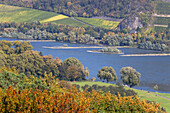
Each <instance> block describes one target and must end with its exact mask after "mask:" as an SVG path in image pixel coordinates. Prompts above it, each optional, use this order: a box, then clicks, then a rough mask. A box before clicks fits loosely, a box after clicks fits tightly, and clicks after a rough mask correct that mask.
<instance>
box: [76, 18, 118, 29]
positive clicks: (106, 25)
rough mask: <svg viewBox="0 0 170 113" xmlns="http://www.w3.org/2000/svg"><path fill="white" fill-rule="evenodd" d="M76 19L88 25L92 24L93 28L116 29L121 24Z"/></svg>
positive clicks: (101, 20) (99, 20) (90, 19)
mask: <svg viewBox="0 0 170 113" xmlns="http://www.w3.org/2000/svg"><path fill="white" fill-rule="evenodd" d="M76 19H78V20H81V21H83V22H86V23H88V24H91V25H93V26H96V27H102V28H105V29H114V28H116V27H117V25H118V24H119V22H116V21H108V20H103V19H94V18H82V17H76Z"/></svg>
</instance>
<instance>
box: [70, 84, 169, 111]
mask: <svg viewBox="0 0 170 113" xmlns="http://www.w3.org/2000/svg"><path fill="white" fill-rule="evenodd" d="M71 84H77V85H80V87H81V86H85V85H86V84H88V85H89V86H92V85H94V84H97V85H100V86H109V85H113V86H116V85H115V84H110V83H103V82H88V81H85V82H71ZM125 88H126V89H131V90H134V91H135V92H137V93H138V96H139V97H140V98H141V100H142V99H145V100H149V101H155V102H157V103H161V107H164V108H165V109H166V111H167V112H168V113H169V112H170V100H168V99H165V98H162V97H159V96H156V95H155V94H154V92H148V91H144V90H137V89H132V88H128V87H125ZM159 95H162V96H165V97H170V94H168V93H166V94H164V93H159Z"/></svg>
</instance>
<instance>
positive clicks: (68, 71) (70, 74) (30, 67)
mask: <svg viewBox="0 0 170 113" xmlns="http://www.w3.org/2000/svg"><path fill="white" fill-rule="evenodd" d="M12 46H14V48H12ZM32 48H33V47H32V46H31V45H30V43H29V42H23V43H21V42H20V41H14V42H13V43H11V42H10V41H4V40H2V41H0V53H1V55H0V66H6V67H11V68H12V67H15V68H16V69H17V70H18V71H19V73H25V74H26V75H27V76H30V75H34V76H36V77H43V76H44V73H47V74H49V73H52V75H53V76H55V78H59V79H64V80H70V81H73V80H85V79H86V77H88V74H89V72H88V69H87V68H84V66H83V65H82V64H81V63H80V61H79V60H77V59H76V58H68V59H66V60H65V61H64V62H62V61H61V60H60V59H59V58H58V57H56V58H55V59H53V57H52V56H51V55H49V56H42V55H41V54H40V52H37V51H33V50H32ZM69 61H76V62H70V63H69V65H68V64H67V63H66V62H69ZM63 72H64V74H63Z"/></svg>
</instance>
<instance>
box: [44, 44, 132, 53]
mask: <svg viewBox="0 0 170 113" xmlns="http://www.w3.org/2000/svg"><path fill="white" fill-rule="evenodd" d="M105 47H114V48H134V47H129V46H80V47H63V46H56V47H47V46H43V48H49V49H88V48H94V49H102V48H105ZM101 53H102V52H101Z"/></svg>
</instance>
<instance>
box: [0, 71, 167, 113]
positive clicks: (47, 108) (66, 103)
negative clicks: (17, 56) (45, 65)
mask: <svg viewBox="0 0 170 113" xmlns="http://www.w3.org/2000/svg"><path fill="white" fill-rule="evenodd" d="M8 75H9V77H11V79H10V78H8V79H6V81H7V82H6V83H5V82H4V83H3V84H0V105H1V106H0V111H1V112H2V113H5V112H87V113H90V112H94V113H97V112H164V111H162V110H161V109H160V104H158V103H154V102H147V101H145V100H143V101H141V100H140V98H139V97H137V96H124V97H122V96H121V95H120V94H119V93H118V94H117V96H116V95H114V94H111V93H105V92H102V91H95V90H91V91H90V92H88V91H86V90H85V91H82V92H79V91H78V90H77V89H76V88H75V87H73V86H69V85H67V84H65V86H64V87H63V81H58V80H57V79H54V77H52V76H51V75H50V74H49V75H45V77H44V78H40V79H38V78H34V77H30V78H27V77H26V76H25V77H24V75H17V71H15V70H14V69H9V68H8V69H5V68H4V69H3V70H2V69H0V78H2V77H5V76H8ZM12 78H14V80H16V78H18V80H17V81H16V82H15V81H14V80H13V81H12V82H11V85H12V86H11V85H10V86H9V87H8V88H6V87H4V86H7V85H8V84H7V83H8V80H9V81H11V80H12ZM0 80H1V79H0ZM18 81H21V82H18ZM17 82H18V83H17ZM18 86H20V87H18ZM41 86H44V88H45V89H43V88H42V87H41ZM22 88H23V89H22Z"/></svg>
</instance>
